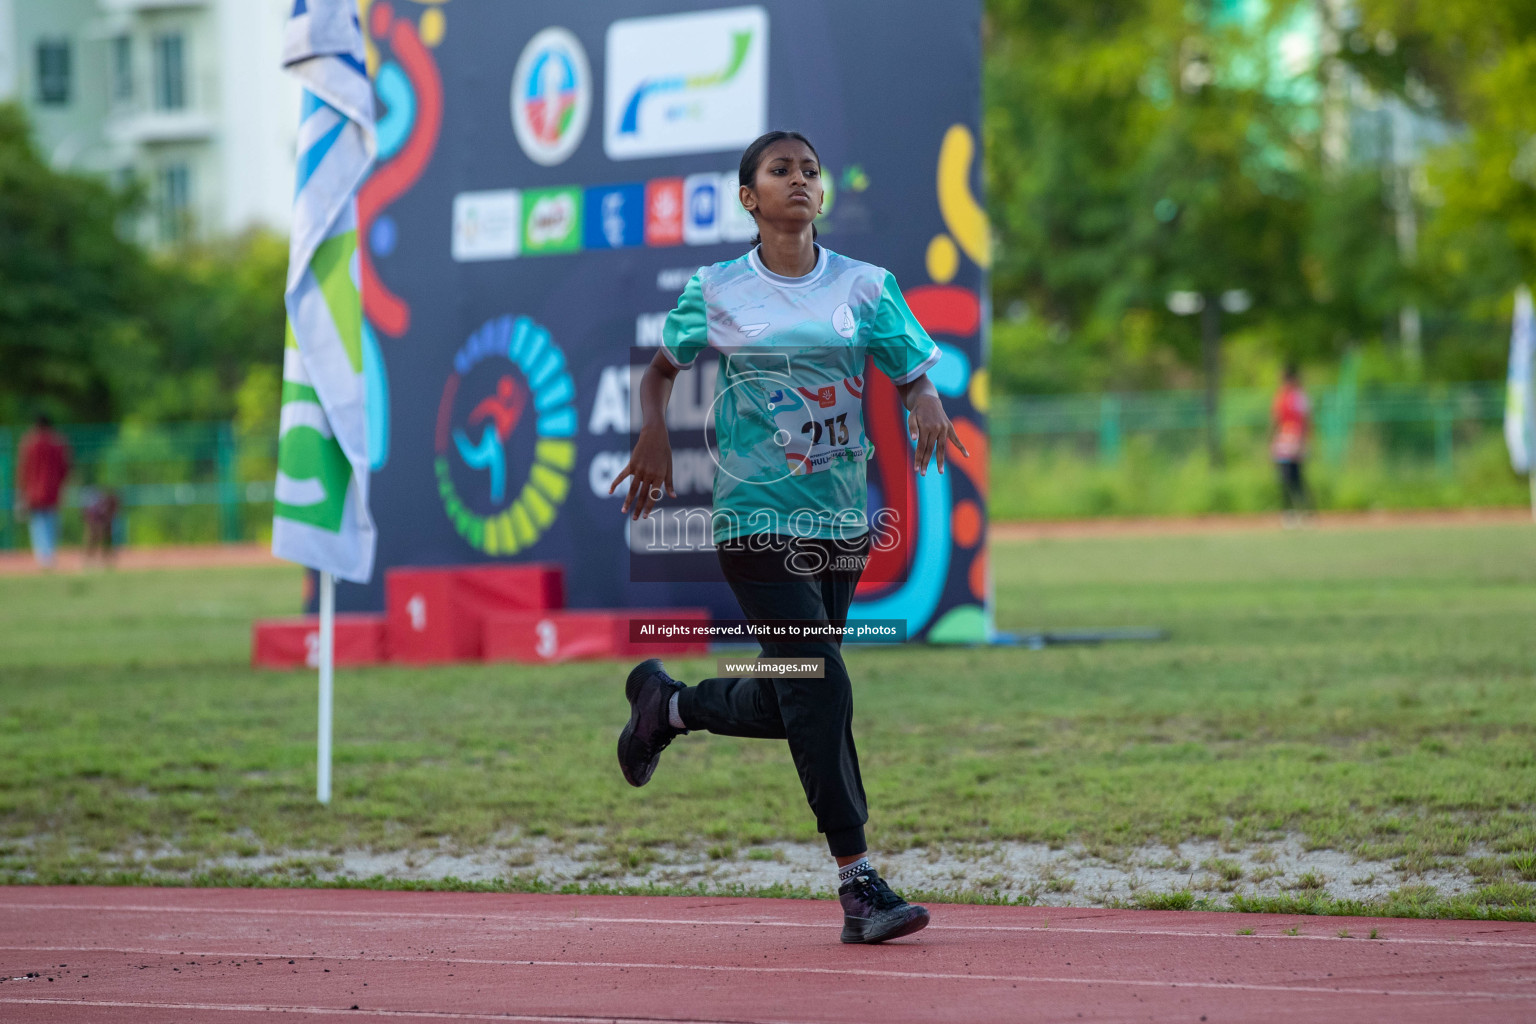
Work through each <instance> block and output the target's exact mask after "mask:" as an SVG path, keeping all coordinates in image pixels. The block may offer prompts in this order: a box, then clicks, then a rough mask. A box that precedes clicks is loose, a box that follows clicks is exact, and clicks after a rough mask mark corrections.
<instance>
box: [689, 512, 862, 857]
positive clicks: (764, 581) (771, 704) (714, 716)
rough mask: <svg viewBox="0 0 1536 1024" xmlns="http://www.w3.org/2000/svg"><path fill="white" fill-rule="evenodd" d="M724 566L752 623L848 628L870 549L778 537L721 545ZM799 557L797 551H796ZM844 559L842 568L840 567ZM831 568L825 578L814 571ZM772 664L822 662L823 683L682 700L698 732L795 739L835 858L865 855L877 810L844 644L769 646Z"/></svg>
mask: <svg viewBox="0 0 1536 1024" xmlns="http://www.w3.org/2000/svg"><path fill="white" fill-rule="evenodd" d="M718 551H719V556H720V568H721V570H722V571H723V572H724V573H725V579H726V582H727V583H729V584H730V585H731V590H732V591H733V592H734V593H735V595H736V600H737V601H738V602H740V604H741V610H742V612H743V613H744V614H745V616H746V618H747V620H748V621H751V622H769V621H773V620H775V619H778V620H784V619H797V620H806V621H812V622H821V623H831V624H833V625H837V626H842V625H844V624H845V623H846V622H847V619H848V606H849V604H851V603H852V602H853V588H854V586H855V585H856V584H857V583H858V581H859V574H860V573H861V572H863V564H864V561H865V558H866V556H867V553H868V551H869V541H868V535H865V536H864V537H861V538H857V539H856V540H853V541H843V542H831V541H804V540H790V539H788V538H774V542H773V544H772V547H770V548H769V549H768V550H766V551H753V550H747V549H746V546H745V545H740V544H735V545H721V546H720V547H719V548H718ZM797 552H798V554H797ZM837 559H842V561H840V562H839V561H836V560H837ZM817 566H823V568H821V569H820V571H814V570H815V569H816V567H817ZM760 646H761V647H762V649H763V655H764V656H766V657H770V658H821V659H822V660H823V662H824V664H825V666H826V678H824V679H757V678H743V679H705V680H703V681H702V682H700V683H699V684H698V685H697V686H691V687H689V688H688V689H686V690H684V691H683V692H682V694H681V695H680V696H679V697H678V712H679V713H680V714H681V715H682V718H683V721H684V722H686V723H687V724H688V727H689V728H690V729H705V730H707V731H709V732H712V733H717V734H719V735H721V736H750V737H755V738H760V739H777V740H788V741H789V752H790V756H791V757H793V758H794V761H795V768H796V769H797V770H798V771H799V773H800V784H801V785H802V786H804V787H805V798H806V800H807V801H808V802H809V803H810V805H811V810H812V812H814V813H815V815H816V828H817V829H818V830H819V831H821V832H824V833H825V834H826V837H827V846H828V847H829V848H830V849H831V851H832V855H833V856H834V857H848V856H852V855H853V854H856V853H863V852H864V849H865V844H864V823H865V822H866V821H868V820H869V813H868V810H867V807H866V804H865V800H864V781H863V779H862V778H861V777H860V776H859V755H858V751H857V750H855V749H854V745H853V687H852V685H851V684H850V682H849V680H848V670H847V668H845V667H844V665H843V654H842V645H841V641H839V640H835V639H826V640H823V639H816V640H803V641H795V642H777V641H762V642H761V643H760Z"/></svg>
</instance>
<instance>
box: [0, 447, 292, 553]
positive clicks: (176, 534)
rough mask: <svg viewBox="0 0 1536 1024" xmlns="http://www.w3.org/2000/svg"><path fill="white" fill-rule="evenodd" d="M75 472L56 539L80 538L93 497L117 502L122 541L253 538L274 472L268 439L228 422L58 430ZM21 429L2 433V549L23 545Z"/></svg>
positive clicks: (267, 517)
mask: <svg viewBox="0 0 1536 1024" xmlns="http://www.w3.org/2000/svg"><path fill="white" fill-rule="evenodd" d="M59 432H60V433H61V434H63V435H64V438H65V440H66V441H67V442H68V444H69V447H70V451H71V461H72V464H73V467H72V470H71V472H70V477H69V481H68V484H67V486H66V488H65V493H64V500H63V513H64V514H63V517H62V518H63V521H64V536H65V539H66V540H72V539H76V538H78V537H79V535H80V530H81V524H80V509H81V506H82V505H83V504H84V503H85V501H86V500H87V499H88V497H89V494H90V493H91V490H92V489H97V488H110V489H111V490H112V491H114V492H115V493H116V495H117V497H118V500H119V508H120V512H119V515H118V521H117V523H116V528H115V531H114V532H115V533H116V534H117V537H118V539H119V541H121V542H124V543H140V544H154V543H172V542H181V543H187V542H199V541H204V542H207V541H240V540H254V539H256V538H257V537H259V536H262V535H263V533H264V531H265V530H266V529H267V528H269V527H270V524H271V521H272V489H273V481H274V479H275V477H276V472H277V438H276V436H275V435H274V434H268V433H263V434H260V435H259V436H247V435H244V434H242V433H241V432H240V431H238V430H237V429H236V427H235V426H234V425H233V424H230V423H173V424H157V425H153V426H139V425H96V424H90V425H66V426H62V427H60V428H59ZM22 433H23V430H22V429H21V428H4V427H0V499H3V501H0V548H11V547H16V546H18V545H19V544H21V543H22V541H23V538H22V533H23V532H24V531H23V530H21V529H19V524H18V522H17V520H16V517H15V514H14V512H13V509H14V508H15V504H16V494H15V481H16V457H17V456H16V449H17V444H18V443H19V441H20V438H21V435H22Z"/></svg>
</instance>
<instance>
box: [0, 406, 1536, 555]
mask: <svg viewBox="0 0 1536 1024" xmlns="http://www.w3.org/2000/svg"><path fill="white" fill-rule="evenodd" d="M1272 397H1273V395H1272V394H1271V393H1270V392H1267V391H1260V390H1237V389H1234V390H1228V391H1225V392H1223V393H1222V395H1221V401H1220V404H1219V414H1218V415H1219V431H1218V436H1219V438H1220V444H1221V448H1222V451H1223V452H1224V453H1225V454H1226V455H1227V457H1228V458H1229V459H1230V460H1231V462H1232V463H1233V464H1234V466H1236V467H1239V468H1240V467H1241V466H1243V465H1248V466H1250V467H1254V466H1260V468H1262V464H1266V463H1267V460H1268V455H1267V441H1268V434H1269V408H1270V402H1271V400H1272ZM1503 414H1504V382H1503V381H1493V382H1480V383H1471V384H1446V385H1426V386H1408V385H1402V386H1385V387H1363V388H1359V389H1355V388H1342V387H1341V388H1338V389H1335V390H1330V391H1325V392H1321V393H1316V394H1314V395H1313V422H1314V434H1313V446H1312V460H1311V461H1312V463H1313V464H1314V465H1318V466H1319V468H1320V469H1322V470H1323V471H1324V473H1326V472H1328V471H1329V470H1330V469H1331V470H1332V471H1333V472H1335V473H1338V474H1343V473H1348V472H1354V473H1355V475H1357V476H1359V475H1360V474H1361V473H1362V472H1363V471H1362V470H1360V469H1359V467H1360V466H1361V465H1362V464H1365V463H1368V464H1369V465H1370V466H1371V467H1372V469H1373V471H1375V472H1378V473H1380V474H1383V475H1385V476H1386V477H1395V478H1398V479H1407V478H1409V477H1420V478H1426V479H1430V480H1435V479H1440V480H1444V481H1447V482H1449V481H1453V480H1455V479H1456V478H1458V476H1459V475H1461V476H1464V475H1465V473H1464V472H1463V470H1464V469H1465V468H1466V467H1465V466H1464V465H1463V463H1466V462H1468V461H1470V460H1472V459H1473V458H1478V459H1480V460H1481V461H1482V462H1484V463H1487V462H1490V461H1492V460H1493V459H1495V458H1496V457H1497V453H1496V451H1495V449H1497V448H1500V447H1501V446H1502V420H1503ZM1207 426H1208V419H1207V416H1206V408H1205V395H1204V393H1203V392H1199V391H1165V392H1145V393H1133V394H1080V395H1052V396H1038V397H1036V396H999V397H998V398H996V399H995V400H994V402H993V407H992V413H991V433H992V450H993V460H994V469H993V473H994V479H995V480H996V481H997V483H998V485H999V489H1000V490H1001V491H1003V492H1004V496H1002V500H994V505H996V506H997V507H996V508H994V515H997V516H998V517H1000V518H1010V517H1013V516H1028V515H1033V514H1050V513H1056V514H1064V513H1074V514H1075V513H1081V514H1094V513H1095V512H1096V511H1105V512H1111V511H1126V510H1127V509H1126V508H1124V507H1122V505H1115V504H1114V503H1111V502H1104V501H1098V502H1096V501H1094V500H1088V501H1082V502H1079V501H1076V500H1072V499H1071V498H1070V497H1068V498H1061V499H1059V500H1057V501H1056V504H1054V505H1052V506H1050V507H1049V508H1040V509H1036V507H1035V505H1034V504H1031V503H1029V502H1024V503H1015V502H1010V500H1009V499H1007V498H1006V493H1007V492H1008V490H1009V487H1010V485H1014V486H1016V488H1017V489H1024V488H1026V487H1027V489H1028V490H1029V491H1030V492H1031V493H1038V492H1039V491H1040V490H1041V489H1042V487H1043V486H1044V485H1045V484H1046V483H1047V481H1045V479H1044V478H1045V477H1046V476H1047V475H1050V476H1053V477H1054V478H1055V479H1057V481H1058V482H1059V483H1061V484H1062V486H1063V487H1066V488H1072V487H1077V486H1079V485H1078V484H1075V483H1073V482H1072V481H1073V480H1074V479H1077V478H1074V477H1072V476H1071V474H1065V475H1064V474H1062V472H1061V470H1062V467H1063V466H1079V467H1084V468H1089V467H1091V468H1092V470H1093V471H1095V472H1097V473H1099V474H1100V475H1101V478H1100V480H1099V481H1097V482H1093V481H1089V479H1088V478H1087V477H1083V478H1082V479H1083V480H1084V481H1085V482H1084V483H1082V484H1081V485H1080V486H1081V487H1084V488H1086V487H1090V486H1103V484H1102V474H1105V473H1113V472H1116V471H1120V470H1124V471H1131V470H1136V471H1138V472H1141V473H1142V474H1144V475H1145V474H1149V473H1150V474H1151V475H1156V473H1157V469H1156V467H1157V466H1160V465H1167V466H1175V465H1177V464H1179V463H1180V462H1181V460H1182V461H1183V462H1185V463H1188V462H1189V461H1192V460H1194V459H1196V458H1198V457H1201V456H1203V453H1204V451H1205V444H1206V436H1207V434H1206V431H1207ZM59 429H60V432H61V433H62V434H63V435H64V437H65V439H66V440H67V441H68V443H69V446H70V449H71V451H72V454H73V464H74V468H73V470H72V472H71V474H70V479H69V484H68V486H67V487H66V490H65V496H64V508H63V512H64V515H63V520H64V538H65V541H66V542H72V541H78V540H79V538H80V536H81V532H82V525H81V518H80V511H81V509H82V508H83V506H84V505H85V504H86V503H87V502H88V501H89V500H90V497H91V496H92V493H93V489H103V488H110V489H111V490H112V491H113V492H115V493H116V495H117V497H118V500H119V503H120V512H119V515H118V519H117V523H116V526H115V530H114V533H115V535H116V538H117V540H118V542H119V543H122V544H167V543H199V542H201V543H207V542H215V541H225V542H233V541H254V540H260V539H264V538H265V537H267V536H269V535H270V531H271V524H272V491H273V480H274V478H275V476H276V472H277V438H276V436H275V435H274V434H270V433H264V432H263V433H256V434H246V433H242V432H241V431H240V430H239V429H238V428H237V427H236V426H235V425H234V424H231V423H175V424H158V425H120V426H119V425H66V426H63V427H61V428H59ZM21 434H22V430H21V429H20V428H0V498H3V499H4V500H3V501H0V548H13V547H17V546H20V545H22V544H24V543H25V534H26V531H25V529H24V528H22V526H21V523H20V520H19V518H18V517H17V515H16V513H15V511H14V509H15V504H16V493H15V480H16V448H17V444H18V442H19V441H20V437H21ZM1133 464H1134V465H1133ZM1352 466H1353V467H1355V468H1354V469H1353V470H1351V467H1352ZM1029 474H1034V476H1033V477H1032V479H1031V480H1029V481H1013V480H1010V476H1021V475H1029ZM1378 490H1379V488H1378ZM1464 491H1465V487H1463V488H1462V490H1461V491H1457V492H1456V493H1457V494H1458V495H1460V494H1462V492H1464ZM1423 493H1425V494H1426V495H1427V497H1426V498H1425V499H1424V500H1426V501H1429V502H1433V501H1435V500H1436V498H1435V493H1436V492H1432V491H1431V492H1423ZM1441 493H1450V492H1449V491H1445V492H1441ZM1519 493H1520V492H1519V491H1518V490H1516V489H1514V488H1513V487H1512V488H1510V494H1509V495H1506V494H1504V493H1503V492H1502V491H1500V492H1499V493H1498V494H1497V495H1493V496H1491V497H1490V499H1489V503H1499V502H1503V501H1508V500H1509V499H1510V495H1515V496H1516V497H1518V494H1519ZM1472 498H1473V500H1475V499H1476V495H1473V496H1472ZM1454 500H1456V501H1458V502H1464V501H1465V500H1466V499H1465V498H1464V497H1458V498H1455V499H1454ZM1014 504H1018V507H1017V508H1015V507H1013V506H1014ZM1159 510H1160V507H1158V506H1156V505H1155V503H1154V506H1153V507H1150V508H1148V509H1146V511H1153V512H1156V511H1159ZM1168 510H1169V511H1172V510H1174V509H1171V508H1170V509H1168Z"/></svg>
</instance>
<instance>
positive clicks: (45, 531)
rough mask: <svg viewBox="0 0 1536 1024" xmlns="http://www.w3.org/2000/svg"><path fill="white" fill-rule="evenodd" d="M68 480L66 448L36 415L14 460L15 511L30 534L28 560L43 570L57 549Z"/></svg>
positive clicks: (45, 419)
mask: <svg viewBox="0 0 1536 1024" xmlns="http://www.w3.org/2000/svg"><path fill="white" fill-rule="evenodd" d="M68 476H69V446H68V445H67V444H65V443H64V439H63V438H62V437H60V436H59V434H58V432H57V431H55V430H54V429H53V423H52V421H51V420H49V419H48V417H47V416H45V415H39V416H38V417H37V420H36V421H35V422H34V424H33V426H32V429H31V430H28V431H27V432H26V433H25V434H23V435H22V437H21V449H20V452H19V455H18V458H17V460H16V504H17V511H18V512H20V513H21V514H23V515H25V516H26V517H27V525H28V528H29V529H30V531H31V534H32V556H33V557H34V558H36V559H37V564H38V565H41V566H43V567H44V568H45V569H51V568H53V563H54V552H55V551H56V550H57V549H58V546H59V496H60V494H61V493H62V492H63V490H64V480H65V478H66V477H68Z"/></svg>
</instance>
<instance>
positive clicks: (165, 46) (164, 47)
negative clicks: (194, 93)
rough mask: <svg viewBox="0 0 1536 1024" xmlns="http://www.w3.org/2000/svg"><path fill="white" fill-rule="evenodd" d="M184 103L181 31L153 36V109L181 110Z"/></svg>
mask: <svg viewBox="0 0 1536 1024" xmlns="http://www.w3.org/2000/svg"><path fill="white" fill-rule="evenodd" d="M186 105H187V67H186V47H185V46H184V45H183V44H182V38H181V33H180V32H167V33H165V34H164V35H158V36H155V109H156V110H183V109H185V108H186Z"/></svg>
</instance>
